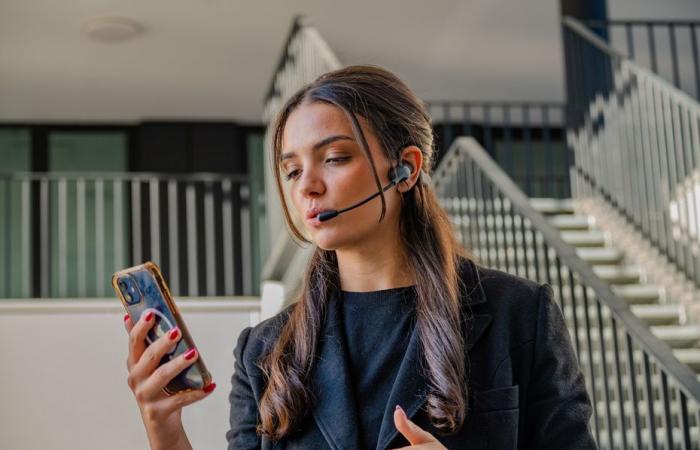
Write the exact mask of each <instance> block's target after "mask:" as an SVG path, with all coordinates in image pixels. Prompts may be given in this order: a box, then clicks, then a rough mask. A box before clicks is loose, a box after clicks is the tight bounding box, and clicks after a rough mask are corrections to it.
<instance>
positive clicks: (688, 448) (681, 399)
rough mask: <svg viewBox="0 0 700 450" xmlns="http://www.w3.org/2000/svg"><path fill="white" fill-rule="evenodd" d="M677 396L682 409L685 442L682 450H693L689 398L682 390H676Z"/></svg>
mask: <svg viewBox="0 0 700 450" xmlns="http://www.w3.org/2000/svg"><path fill="white" fill-rule="evenodd" d="M676 395H677V396H678V400H679V403H680V407H681V411H680V413H681V415H680V427H681V433H682V434H683V440H682V441H681V450H691V448H692V446H691V440H690V420H689V417H688V397H686V395H685V392H683V391H682V390H681V389H680V388H676ZM697 425H698V429H700V423H698V424H697Z"/></svg>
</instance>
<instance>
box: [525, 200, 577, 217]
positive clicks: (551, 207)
mask: <svg viewBox="0 0 700 450" xmlns="http://www.w3.org/2000/svg"><path fill="white" fill-rule="evenodd" d="M530 204H531V205H532V207H533V208H534V209H536V210H537V211H539V212H540V213H542V214H573V213H574V203H573V202H572V201H571V199H570V198H562V199H560V198H537V197H534V198H531V199H530Z"/></svg>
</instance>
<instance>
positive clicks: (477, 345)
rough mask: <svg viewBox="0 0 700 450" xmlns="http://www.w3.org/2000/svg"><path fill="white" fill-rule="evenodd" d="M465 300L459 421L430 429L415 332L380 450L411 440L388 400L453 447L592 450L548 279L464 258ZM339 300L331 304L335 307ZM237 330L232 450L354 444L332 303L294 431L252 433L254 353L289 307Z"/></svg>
mask: <svg viewBox="0 0 700 450" xmlns="http://www.w3.org/2000/svg"><path fill="white" fill-rule="evenodd" d="M461 279H462V281H463V286H462V288H461V293H462V294H461V295H462V302H463V303H462V304H463V306H465V307H466V308H468V309H470V310H471V314H472V316H471V317H472V319H471V320H470V321H468V325H467V326H466V327H465V328H466V329H465V330H464V333H465V339H466V343H467V344H466V351H467V355H468V366H467V373H468V385H467V386H468V391H469V395H470V398H469V400H470V401H469V410H468V413H467V418H466V420H465V422H464V425H463V427H462V428H461V429H460V430H459V431H458V432H457V433H456V434H454V435H451V436H443V435H440V434H439V433H438V431H437V430H436V429H435V428H434V427H432V426H431V424H430V422H429V418H428V415H427V413H426V412H425V411H424V410H423V408H422V407H423V406H424V404H425V388H426V386H427V383H426V380H425V378H424V377H423V375H422V374H421V371H420V370H419V364H420V349H419V346H418V339H417V333H416V332H414V333H413V335H412V336H411V339H410V342H409V344H408V349H407V350H406V354H405V356H404V359H403V362H402V363H401V366H400V368H399V372H398V375H397V377H396V381H395V384H394V387H393V389H392V391H391V393H390V395H389V401H388V402H387V404H386V408H385V410H384V416H383V417H384V418H383V420H382V424H381V428H380V433H379V442H378V443H377V447H376V449H377V450H385V449H393V448H398V447H402V446H404V445H408V442H407V441H406V440H405V439H404V438H403V436H402V435H400V434H399V433H398V432H397V430H396V428H395V426H394V421H393V412H394V406H395V405H397V404H399V405H401V406H402V407H403V408H404V410H405V411H406V413H407V414H408V416H409V417H410V418H411V419H412V420H413V421H414V422H415V423H416V424H418V425H419V426H420V427H421V428H423V429H424V430H427V431H428V432H430V433H431V434H433V436H435V437H436V438H437V439H439V440H440V442H442V443H443V445H444V446H445V447H447V448H448V449H450V450H457V449H499V450H505V449H516V448H517V449H535V448H538V449H577V450H579V449H593V448H596V445H595V442H594V440H593V437H592V436H591V433H590V430H589V427H588V422H589V419H590V416H591V403H590V400H589V397H588V394H587V392H586V389H585V384H584V379H583V376H582V374H581V371H580V369H579V366H578V362H577V360H576V356H575V354H574V351H573V348H572V346H571V340H570V337H569V333H568V331H567V328H566V326H565V323H564V320H563V317H562V314H561V310H560V309H559V307H558V305H557V304H556V303H555V302H554V301H553V292H552V289H551V287H550V286H549V285H547V284H542V285H538V284H537V283H535V282H533V281H530V280H526V279H524V278H520V277H516V276H514V275H510V274H507V273H505V272H501V271H498V270H493V269H487V268H484V267H481V266H477V265H475V264H474V263H472V262H471V261H468V260H466V259H463V260H462V263H461ZM337 303H338V302H331V304H337ZM293 307H294V305H291V306H290V307H289V308H286V309H285V310H283V311H282V312H281V313H279V314H277V315H276V316H274V317H272V318H270V319H268V320H265V321H263V322H261V323H260V324H258V325H257V326H255V327H252V328H251V327H248V328H246V329H244V330H243V332H241V334H240V337H239V338H238V343H237V345H236V348H235V350H234V356H235V366H234V373H233V377H232V390H231V394H230V396H229V400H230V403H231V413H230V423H231V429H230V430H229V431H228V432H227V433H226V437H227V439H228V448H229V450H233V449H235V450H242V449H256V448H262V449H319V450H320V449H349V450H355V449H359V448H360V444H359V442H360V440H359V437H358V431H357V430H358V427H357V423H358V420H357V416H356V412H355V411H354V409H353V408H352V407H351V406H349V405H353V404H354V403H353V395H352V391H351V389H352V387H351V386H352V385H351V381H350V379H349V376H348V373H349V367H348V363H347V361H346V358H345V356H344V355H345V353H344V352H345V350H344V343H343V332H342V325H341V323H340V322H339V311H338V308H337V307H336V308H330V309H329V314H328V315H327V317H326V320H325V321H324V325H323V333H322V336H323V338H322V340H321V342H320V346H319V347H320V348H319V350H318V352H319V358H318V359H317V360H316V363H315V364H314V366H313V369H312V373H311V379H310V383H311V386H312V389H313V391H314V393H315V394H316V395H317V399H318V401H317V403H316V405H315V407H314V408H313V409H312V411H310V414H307V416H306V418H305V419H304V420H303V422H302V423H301V426H300V429H299V430H298V431H297V432H295V433H294V434H293V435H290V436H288V437H287V438H285V439H283V440H281V441H279V442H277V443H273V442H271V441H270V440H268V439H267V438H261V437H260V436H257V435H256V433H255V427H256V424H257V421H258V402H259V401H260V398H261V395H262V393H263V390H264V387H265V383H264V379H263V376H262V374H261V371H260V369H259V368H258V367H257V365H256V361H257V359H258V358H259V357H260V356H261V355H263V354H264V352H265V351H266V350H267V349H268V348H269V346H270V345H271V344H272V343H273V342H274V341H275V338H276V337H277V335H278V332H279V329H280V326H281V325H282V324H283V323H284V321H285V320H286V318H287V317H288V315H289V312H290V311H291V308H293Z"/></svg>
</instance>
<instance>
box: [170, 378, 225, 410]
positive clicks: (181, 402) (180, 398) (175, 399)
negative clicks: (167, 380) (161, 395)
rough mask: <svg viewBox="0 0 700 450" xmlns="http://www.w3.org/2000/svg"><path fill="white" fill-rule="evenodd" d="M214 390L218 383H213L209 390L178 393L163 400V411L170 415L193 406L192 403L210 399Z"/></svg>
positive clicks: (208, 387)
mask: <svg viewBox="0 0 700 450" xmlns="http://www.w3.org/2000/svg"><path fill="white" fill-rule="evenodd" d="M214 388H216V383H212V384H210V385H209V386H207V390H204V389H194V390H192V391H185V392H178V393H177V394H175V395H171V396H169V397H167V398H165V399H163V400H161V401H160V403H161V404H162V405H163V409H164V410H165V412H166V414H170V413H172V412H173V411H176V410H178V409H182V408H184V407H185V406H187V405H191V404H192V403H195V402H198V401H200V400H202V399H203V398H205V397H208V396H209V394H211V393H212V392H213V391H214Z"/></svg>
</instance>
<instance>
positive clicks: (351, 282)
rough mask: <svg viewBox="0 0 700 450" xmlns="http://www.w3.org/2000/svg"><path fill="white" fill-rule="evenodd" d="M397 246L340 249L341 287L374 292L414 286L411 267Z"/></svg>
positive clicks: (338, 257)
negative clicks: (352, 249)
mask: <svg viewBox="0 0 700 450" xmlns="http://www.w3.org/2000/svg"><path fill="white" fill-rule="evenodd" d="M401 255H402V252H400V251H397V249H396V248H395V247H393V246H384V247H382V248H380V249H376V248H375V249H372V250H354V251H337V252H336V256H337V259H338V271H339V274H340V287H341V289H342V290H344V291H352V292H371V291H379V290H383V289H391V288H396V287H404V286H412V285H413V284H414V280H413V277H412V276H411V275H410V272H411V271H410V268H409V267H408V265H407V264H406V262H405V258H403V257H402V256H401Z"/></svg>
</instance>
